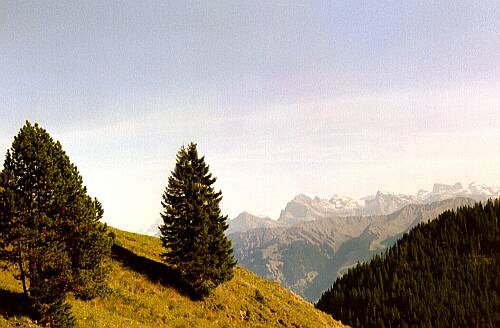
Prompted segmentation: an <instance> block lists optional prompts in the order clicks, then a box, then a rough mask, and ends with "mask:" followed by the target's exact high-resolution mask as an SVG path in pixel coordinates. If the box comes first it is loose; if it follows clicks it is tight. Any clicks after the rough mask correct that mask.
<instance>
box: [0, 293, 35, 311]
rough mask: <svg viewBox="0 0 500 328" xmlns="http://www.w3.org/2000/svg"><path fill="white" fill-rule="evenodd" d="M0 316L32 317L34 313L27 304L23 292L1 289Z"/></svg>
mask: <svg viewBox="0 0 500 328" xmlns="http://www.w3.org/2000/svg"><path fill="white" fill-rule="evenodd" d="M0 316H4V317H6V318H10V317H18V316H28V317H30V318H31V317H32V313H31V311H30V309H29V307H28V306H27V304H26V299H25V298H24V295H23V293H16V292H12V291H10V290H4V289H0Z"/></svg>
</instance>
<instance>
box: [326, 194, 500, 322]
mask: <svg viewBox="0 0 500 328" xmlns="http://www.w3.org/2000/svg"><path fill="white" fill-rule="evenodd" d="M499 217H500V200H498V199H497V200H495V201H488V202H487V203H486V204H485V205H483V204H480V203H479V204H476V205H475V206H472V207H462V208H460V209H458V210H457V211H447V212H444V213H443V214H441V215H440V216H439V217H438V218H437V219H436V220H433V221H431V222H429V223H423V224H420V225H418V226H417V227H415V228H414V229H412V230H411V231H410V232H409V233H408V234H405V235H404V236H403V238H401V239H400V240H399V241H398V242H397V243H396V245H394V246H393V247H392V248H390V249H389V250H388V251H387V252H386V253H385V254H384V255H383V256H377V257H375V258H374V259H373V260H372V261H371V262H369V263H364V264H360V265H358V266H356V267H355V268H353V269H351V270H350V271H349V272H348V273H347V274H346V275H344V276H343V277H342V278H339V279H338V280H337V281H336V282H335V283H334V284H333V286H332V287H331V288H330V289H329V290H327V291H326V292H325V293H324V294H323V295H322V297H321V298H320V300H319V301H318V303H317V307H318V308H319V309H321V310H323V311H326V312H328V313H330V314H331V315H332V316H333V317H334V318H335V319H339V320H342V322H344V323H347V324H349V325H351V326H353V327H414V326H418V327H500V275H499V273H500V233H499V232H500V222H499V219H498V218H499Z"/></svg>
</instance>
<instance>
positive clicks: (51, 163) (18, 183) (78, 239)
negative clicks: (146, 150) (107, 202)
mask: <svg viewBox="0 0 500 328" xmlns="http://www.w3.org/2000/svg"><path fill="white" fill-rule="evenodd" d="M0 184H1V190H2V192H0V255H1V256H2V257H3V258H4V259H5V260H7V261H8V262H9V263H11V264H13V265H15V266H17V268H18V270H19V277H20V279H21V281H22V284H23V289H24V294H25V295H26V297H28V294H29V299H30V301H31V304H32V305H33V307H34V309H35V311H36V314H37V316H38V318H39V320H40V321H41V323H47V324H49V325H51V326H53V327H57V326H60V327H70V326H72V325H74V323H75V322H74V319H73V318H72V316H71V313H70V311H69V306H68V305H67V304H66V303H65V302H64V299H65V295H66V293H67V292H68V291H73V292H74V293H75V295H76V296H77V297H80V298H83V299H88V298H92V297H94V296H96V295H98V294H100V293H101V292H102V291H103V290H104V287H105V278H106V275H107V272H108V270H107V266H106V262H107V258H108V256H109V254H110V249H111V243H112V240H111V238H110V237H109V236H108V235H107V233H106V227H105V225H102V224H101V223H100V222H99V220H100V219H101V217H102V214H103V211H102V208H101V205H100V203H99V202H98V201H97V200H95V199H94V200H93V199H91V198H90V197H89V196H88V195H87V191H86V189H85V187H83V182H82V178H81V176H80V175H79V173H78V170H77V168H76V167H75V166H74V165H73V164H72V163H71V162H70V160H69V158H68V156H67V155H66V154H65V152H64V151H63V150H62V147H61V144H60V143H59V142H54V140H53V139H52V138H51V137H50V135H49V134H48V133H47V132H46V131H45V130H44V129H42V128H41V127H39V126H38V125H37V124H35V125H34V126H33V125H31V124H30V123H29V122H26V124H25V126H24V127H23V128H22V129H21V131H20V132H19V134H18V135H17V136H16V137H15V138H14V141H13V144H12V148H11V149H10V150H9V151H8V152H7V156H6V159H5V162H4V168H3V170H2V172H1V173H0ZM26 281H29V289H28V288H27V283H26Z"/></svg>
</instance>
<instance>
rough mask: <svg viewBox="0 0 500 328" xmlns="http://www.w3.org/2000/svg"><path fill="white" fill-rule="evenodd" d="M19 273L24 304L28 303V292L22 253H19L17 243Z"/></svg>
mask: <svg viewBox="0 0 500 328" xmlns="http://www.w3.org/2000/svg"><path fill="white" fill-rule="evenodd" d="M18 264H19V271H20V273H21V282H22V284H23V293H24V298H25V301H26V303H27V302H28V290H27V289H26V274H25V273H24V267H23V253H22V251H21V244H20V243H19V263H18Z"/></svg>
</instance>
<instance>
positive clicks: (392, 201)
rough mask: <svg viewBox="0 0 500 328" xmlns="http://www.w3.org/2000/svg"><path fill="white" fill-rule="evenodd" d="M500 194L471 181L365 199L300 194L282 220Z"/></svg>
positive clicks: (382, 212)
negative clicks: (412, 193)
mask: <svg viewBox="0 0 500 328" xmlns="http://www.w3.org/2000/svg"><path fill="white" fill-rule="evenodd" d="M499 196H500V188H499V187H490V186H486V185H482V184H477V183H471V184H469V185H468V186H467V187H464V186H462V184H461V183H456V184H454V185H446V184H441V183H436V184H434V186H433V188H432V191H426V190H420V191H418V193H417V194H416V195H406V194H396V193H391V192H382V191H378V192H377V193H376V194H375V195H371V196H366V197H363V198H361V199H353V198H349V197H345V196H339V195H334V196H333V197H331V198H330V199H322V198H319V197H314V198H311V197H308V196H306V195H303V194H301V195H297V196H296V197H295V198H294V199H292V200H291V201H290V202H289V203H288V204H287V205H286V207H285V209H283V210H282V211H281V214H280V217H279V219H278V222H280V223H282V224H284V225H293V224H295V223H297V222H300V221H313V220H316V219H318V218H326V217H332V216H371V215H386V214H390V213H393V212H395V211H397V210H399V209H401V208H403V207H404V206H406V205H409V204H429V203H432V202H436V201H440V200H445V199H451V198H457V197H465V198H470V199H474V200H476V201H480V200H485V199H488V198H496V197H499Z"/></svg>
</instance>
